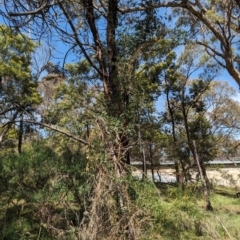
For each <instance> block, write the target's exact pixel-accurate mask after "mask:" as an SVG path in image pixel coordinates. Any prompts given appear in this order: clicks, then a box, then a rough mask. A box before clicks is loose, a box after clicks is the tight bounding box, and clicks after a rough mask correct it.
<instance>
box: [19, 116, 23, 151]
mask: <svg viewBox="0 0 240 240" xmlns="http://www.w3.org/2000/svg"><path fill="white" fill-rule="evenodd" d="M22 138H23V115H22V113H21V115H20V123H19V132H18V153H19V154H20V153H22Z"/></svg>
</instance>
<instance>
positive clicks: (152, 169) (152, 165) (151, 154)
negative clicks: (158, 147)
mask: <svg viewBox="0 0 240 240" xmlns="http://www.w3.org/2000/svg"><path fill="white" fill-rule="evenodd" d="M149 155H150V163H151V173H152V180H153V182H155V177H154V164H153V152H152V144H151V143H150V144H149Z"/></svg>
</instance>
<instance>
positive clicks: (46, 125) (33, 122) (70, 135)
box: [2, 119, 89, 145]
mask: <svg viewBox="0 0 240 240" xmlns="http://www.w3.org/2000/svg"><path fill="white" fill-rule="evenodd" d="M16 122H20V120H17V121H9V122H8V123H7V124H4V125H3V126H2V127H4V126H6V125H8V124H13V123H16ZM23 122H26V123H32V124H36V125H40V126H42V127H45V128H48V129H51V130H53V131H56V132H59V133H61V134H63V135H65V136H67V137H69V138H71V139H74V140H76V141H78V142H80V143H82V144H84V145H89V143H88V142H86V141H85V140H83V139H81V138H78V137H76V136H74V135H73V134H71V133H68V132H65V131H63V130H60V129H58V128H56V127H54V126H51V125H49V124H46V123H41V122H36V121H33V120H31V119H24V120H23Z"/></svg>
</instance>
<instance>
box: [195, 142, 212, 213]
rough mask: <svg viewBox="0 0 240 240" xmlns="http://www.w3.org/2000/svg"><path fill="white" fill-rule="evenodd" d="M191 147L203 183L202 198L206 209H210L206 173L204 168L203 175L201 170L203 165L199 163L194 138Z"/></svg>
mask: <svg viewBox="0 0 240 240" xmlns="http://www.w3.org/2000/svg"><path fill="white" fill-rule="evenodd" d="M193 148H194V154H195V157H196V162H197V166H198V171H199V174H200V176H201V179H202V183H203V193H204V198H205V202H206V210H207V211H212V210H213V207H212V205H211V202H210V198H209V188H208V181H207V178H206V176H207V175H206V171H205V168H204V171H205V176H204V174H203V171H202V166H203V165H202V166H201V164H200V160H199V156H198V152H197V147H196V141H195V140H193Z"/></svg>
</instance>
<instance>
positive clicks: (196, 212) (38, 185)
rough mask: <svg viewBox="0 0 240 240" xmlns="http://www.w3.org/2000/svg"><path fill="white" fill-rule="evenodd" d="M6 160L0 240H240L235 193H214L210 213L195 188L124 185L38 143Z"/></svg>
mask: <svg viewBox="0 0 240 240" xmlns="http://www.w3.org/2000/svg"><path fill="white" fill-rule="evenodd" d="M0 157H1V162H0V191H1V195H0V229H1V230H0V239H73V240H74V239H82V240H84V239H85V240H91V239H92V240H95V239H96V240H97V239H99V240H102V239H111V240H115V239H116V240H117V239H143V240H145V239H146V240H147V239H150V240H151V239H166V240H167V239H169V240H170V239H183V240H186V239H191V240H193V239H240V238H239V237H238V236H240V231H239V229H238V226H239V223H240V214H239V213H240V211H239V208H238V206H239V203H240V200H239V199H237V198H236V197H235V195H234V189H232V190H229V189H225V188H216V189H215V190H213V191H212V192H211V202H212V205H213V207H214V211H213V212H206V211H205V209H204V201H203V199H202V192H201V188H199V186H197V185H196V184H190V185H188V186H185V187H184V188H183V187H182V186H177V185H167V184H159V185H158V186H157V187H156V186H155V185H154V184H153V183H152V182H151V181H148V180H145V181H141V180H139V179H136V178H134V177H132V176H131V175H129V174H126V175H125V176H123V177H121V178H117V177H115V175H114V174H112V173H113V172H114V166H112V165H111V163H109V162H104V160H103V161H102V162H101V161H100V162H101V164H98V167H96V168H95V169H94V168H91V166H88V164H87V160H86V158H85V156H84V155H79V154H78V151H74V150H71V151H70V150H69V149H65V150H64V151H62V152H61V153H59V154H56V153H55V152H54V151H52V150H51V148H49V147H47V146H46V145H45V144H44V143H41V144H39V143H37V144H33V145H32V146H31V147H28V148H26V149H25V150H24V151H23V153H22V154H21V155H18V154H14V153H8V154H4V155H3V154H2V155H1V156H0ZM89 169H90V170H89ZM91 169H92V170H91Z"/></svg>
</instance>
